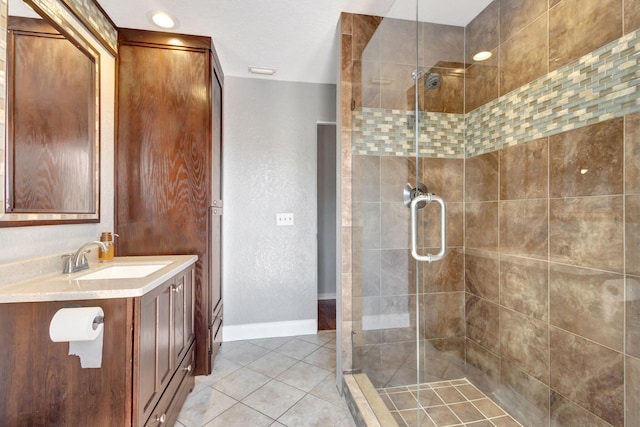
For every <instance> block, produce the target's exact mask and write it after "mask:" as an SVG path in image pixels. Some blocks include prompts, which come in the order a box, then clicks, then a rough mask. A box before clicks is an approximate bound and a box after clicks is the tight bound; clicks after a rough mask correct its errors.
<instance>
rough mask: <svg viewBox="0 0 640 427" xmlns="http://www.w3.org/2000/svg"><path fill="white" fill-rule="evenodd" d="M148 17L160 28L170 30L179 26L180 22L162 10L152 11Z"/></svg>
mask: <svg viewBox="0 0 640 427" xmlns="http://www.w3.org/2000/svg"><path fill="white" fill-rule="evenodd" d="M147 15H148V16H149V19H151V22H153V23H154V24H155V25H157V26H158V27H160V28H165V29H169V28H174V27H175V26H176V25H178V20H177V19H176V18H174V17H173V16H171V15H169V14H168V13H167V12H163V11H161V10H154V11H151V12H149V13H148V14H147Z"/></svg>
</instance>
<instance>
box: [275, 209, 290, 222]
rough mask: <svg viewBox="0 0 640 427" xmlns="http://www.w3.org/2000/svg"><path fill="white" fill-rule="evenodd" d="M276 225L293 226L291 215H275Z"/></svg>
mask: <svg viewBox="0 0 640 427" xmlns="http://www.w3.org/2000/svg"><path fill="white" fill-rule="evenodd" d="M276 225H293V213H291V212H289V213H278V214H276Z"/></svg>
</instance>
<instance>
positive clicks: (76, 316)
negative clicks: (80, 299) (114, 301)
mask: <svg viewBox="0 0 640 427" xmlns="http://www.w3.org/2000/svg"><path fill="white" fill-rule="evenodd" d="M103 316H104V312H103V311H102V308H100V307H74V308H62V309H60V310H58V311H57V312H56V314H54V315H53V318H52V319H51V323H50V325H49V337H50V338H51V341H54V342H66V341H68V342H69V354H70V355H76V356H78V357H80V366H81V367H83V368H99V367H100V366H101V365H102V341H103V330H104V329H103V328H104V324H103V323H94V320H95V319H96V318H97V317H103Z"/></svg>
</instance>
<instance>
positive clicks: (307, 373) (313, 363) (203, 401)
mask: <svg viewBox="0 0 640 427" xmlns="http://www.w3.org/2000/svg"><path fill="white" fill-rule="evenodd" d="M335 341H336V334H335V331H321V332H319V333H318V334H317V335H304V336H298V337H286V338H267V339H261V340H249V341H235V342H229V343H224V344H223V345H222V347H221V349H220V353H218V356H217V357H216V360H215V364H214V370H213V373H212V374H211V375H209V376H206V377H204V376H202V377H196V387H195V389H194V390H193V392H192V393H191V394H190V395H189V396H188V397H187V401H186V402H185V404H184V406H183V407H182V411H181V412H180V415H179V416H178V423H177V424H176V426H178V427H183V426H184V427H223V426H224V427H236V426H238V427H261V426H265V427H266V426H275V427H282V426H286V427H316V426H318V427H319V426H322V427H325V426H332V427H355V424H354V423H353V420H352V418H351V414H350V413H349V410H348V409H347V405H346V403H345V402H344V399H343V398H342V397H340V396H339V395H338V391H337V389H336V386H335V381H336V380H335V372H336V350H335V348H336V346H335Z"/></svg>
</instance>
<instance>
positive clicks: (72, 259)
mask: <svg viewBox="0 0 640 427" xmlns="http://www.w3.org/2000/svg"><path fill="white" fill-rule="evenodd" d="M92 245H96V246H100V247H101V248H102V250H103V251H105V252H108V251H109V248H108V247H107V245H105V244H104V243H103V242H99V241H97V240H93V241H91V242H87V243H85V244H84V245H82V246H80V249H78V251H77V252H76V253H75V254H66V255H62V259H63V261H64V264H63V266H62V274H69V273H75V272H76V271H81V270H86V269H88V268H89V261H87V253H88V252H91V251H89V250H87V249H86V248H87V247H88V246H92Z"/></svg>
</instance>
